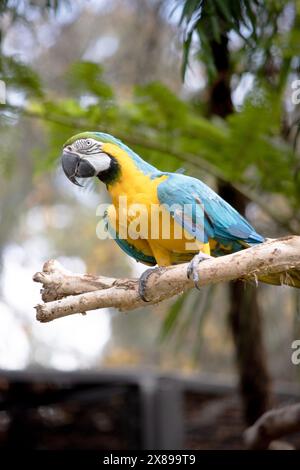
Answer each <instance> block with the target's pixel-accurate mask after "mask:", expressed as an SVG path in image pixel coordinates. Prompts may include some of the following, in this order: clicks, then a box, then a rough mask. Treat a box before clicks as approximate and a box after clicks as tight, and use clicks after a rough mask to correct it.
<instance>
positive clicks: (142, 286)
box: [138, 266, 164, 302]
mask: <svg viewBox="0 0 300 470" xmlns="http://www.w3.org/2000/svg"><path fill="white" fill-rule="evenodd" d="M163 270H164V268H162V267H160V266H158V267H156V268H149V269H146V271H144V272H143V274H142V275H141V277H140V278H139V287H138V292H139V296H140V297H141V299H142V300H143V301H144V302H150V300H149V299H147V297H146V295H145V294H146V290H147V283H148V279H149V277H150V276H151V275H152V274H153V273H155V272H156V273H159V272H161V271H163Z"/></svg>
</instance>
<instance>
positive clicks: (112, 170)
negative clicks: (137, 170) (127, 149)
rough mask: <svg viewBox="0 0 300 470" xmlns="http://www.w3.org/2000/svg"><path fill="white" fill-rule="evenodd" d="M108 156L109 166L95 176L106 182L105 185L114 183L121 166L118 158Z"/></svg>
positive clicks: (119, 173) (118, 175)
mask: <svg viewBox="0 0 300 470" xmlns="http://www.w3.org/2000/svg"><path fill="white" fill-rule="evenodd" d="M109 157H110V166H109V168H108V169H107V170H104V171H101V173H99V174H98V175H97V176H98V178H99V179H100V180H101V181H102V182H103V183H105V184H106V186H108V185H110V184H113V183H115V182H116V181H117V180H118V179H119V177H120V175H121V168H120V164H119V162H118V160H117V159H116V158H115V157H112V156H111V155H109Z"/></svg>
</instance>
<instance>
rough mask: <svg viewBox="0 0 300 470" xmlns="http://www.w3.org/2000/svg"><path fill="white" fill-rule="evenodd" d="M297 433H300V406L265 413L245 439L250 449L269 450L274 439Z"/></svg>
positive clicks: (246, 433) (246, 432)
mask: <svg viewBox="0 0 300 470" xmlns="http://www.w3.org/2000/svg"><path fill="white" fill-rule="evenodd" d="M297 431H300V404H296V405H290V406H286V407H283V408H279V409H278V410H270V411H268V412H267V413H264V414H263V415H262V416H261V417H260V418H259V419H258V420H257V421H256V422H255V423H254V424H253V426H251V427H250V428H248V429H247V430H246V431H245V434H244V438H245V443H246V445H247V447H248V448H250V449H268V448H271V444H273V442H274V439H278V438H280V437H282V436H286V435H287V434H291V433H293V432H297ZM272 441H273V442H272ZM276 448H279V446H276Z"/></svg>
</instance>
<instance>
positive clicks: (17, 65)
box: [0, 56, 43, 97]
mask: <svg viewBox="0 0 300 470" xmlns="http://www.w3.org/2000/svg"><path fill="white" fill-rule="evenodd" d="M0 79H1V80H3V81H4V82H5V83H6V86H7V87H8V89H9V88H13V89H16V90H18V91H22V92H24V93H26V94H27V95H28V96H36V97H42V95H43V92H42V86H41V83H40V80H39V77H38V75H37V74H36V73H35V72H34V71H33V70H32V69H31V68H30V67H28V66H27V65H25V64H23V63H22V62H19V61H18V60H16V59H15V58H13V57H5V56H0Z"/></svg>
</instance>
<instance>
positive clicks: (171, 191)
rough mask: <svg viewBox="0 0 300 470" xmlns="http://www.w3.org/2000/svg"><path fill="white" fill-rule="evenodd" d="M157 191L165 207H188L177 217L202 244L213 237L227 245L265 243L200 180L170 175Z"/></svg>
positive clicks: (228, 205) (243, 219) (247, 223)
mask: <svg viewBox="0 0 300 470" xmlns="http://www.w3.org/2000/svg"><path fill="white" fill-rule="evenodd" d="M157 192H158V198H159V201H160V203H161V204H165V205H172V204H178V205H181V206H182V208H183V206H184V205H185V210H184V211H183V212H184V215H182V214H181V218H179V217H176V214H175V215H174V218H175V220H176V221H177V222H179V221H180V220H181V221H182V224H183V226H184V228H185V230H187V232H188V233H190V234H194V235H195V237H196V238H197V239H198V240H199V241H201V242H207V241H208V239H209V238H212V239H215V240H216V241H218V242H220V243H225V244H226V243H228V242H239V241H241V242H244V243H247V244H249V245H252V244H257V243H262V242H263V241H264V238H263V237H262V236H261V235H259V234H258V233H257V232H256V231H255V229H254V228H253V227H252V226H251V225H250V223H249V222H248V221H247V220H246V219H245V218H244V217H242V216H241V215H240V214H239V213H238V212H237V211H236V210H235V209H234V208H233V207H231V206H230V204H228V203H227V202H226V201H224V199H222V198H221V197H220V196H219V195H218V194H217V193H215V192H214V191H213V190H212V189H211V188H209V187H208V186H207V185H206V184H204V183H203V182H202V181H200V180H198V179H196V178H193V177H191V176H186V175H180V174H174V173H170V174H169V178H168V179H167V180H165V181H164V182H163V183H161V184H160V185H159V186H158V190H157ZM186 207H187V208H188V209H187V214H186ZM190 207H191V208H192V209H189V208H190ZM195 214H196V215H197V217H195ZM194 220H197V228H196V231H195V230H194V231H193V221H194ZM199 221H200V225H199ZM201 221H202V222H201ZM179 223H180V222H179ZM234 245H236V243H234ZM237 246H240V248H241V247H242V246H241V245H238V244H237Z"/></svg>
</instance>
